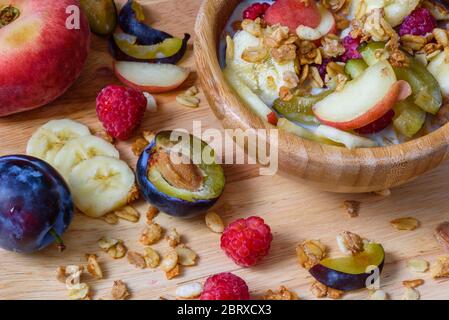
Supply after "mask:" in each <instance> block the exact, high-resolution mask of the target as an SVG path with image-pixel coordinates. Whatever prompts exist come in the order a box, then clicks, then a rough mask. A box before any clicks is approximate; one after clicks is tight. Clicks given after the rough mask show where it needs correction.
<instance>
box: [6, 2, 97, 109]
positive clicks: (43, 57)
mask: <svg viewBox="0 0 449 320" xmlns="http://www.w3.org/2000/svg"><path fill="white" fill-rule="evenodd" d="M5 5H12V6H14V7H16V8H18V9H19V10H20V16H19V17H18V18H17V19H16V20H14V21H12V22H11V23H10V24H8V25H6V26H4V27H3V28H0V47H1V48H2V49H1V51H0V117H2V116H7V115H10V114H14V113H19V112H23V111H27V110H31V109H35V108H38V107H41V106H43V105H46V104H48V103H49V102H51V101H53V100H55V99H56V98H58V97H59V96H61V95H62V94H63V93H64V92H65V91H66V90H67V89H68V88H69V87H70V86H71V85H72V84H73V82H74V81H75V80H76V79H77V78H78V76H79V75H80V73H81V70H82V68H83V66H84V63H85V61H86V59H87V55H88V51H89V45H90V30H89V25H88V22H87V18H86V17H85V15H84V14H83V12H82V11H81V10H80V29H78V30H77V29H72V30H69V29H67V28H66V20H67V18H68V17H69V14H67V13H66V9H67V7H68V6H70V5H76V6H79V2H78V1H77V0H58V1H54V0H0V7H3V6H5Z"/></svg>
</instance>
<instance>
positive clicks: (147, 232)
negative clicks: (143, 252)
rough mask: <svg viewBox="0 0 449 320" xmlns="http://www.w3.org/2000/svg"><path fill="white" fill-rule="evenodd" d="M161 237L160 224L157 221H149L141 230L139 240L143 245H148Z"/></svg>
mask: <svg viewBox="0 0 449 320" xmlns="http://www.w3.org/2000/svg"><path fill="white" fill-rule="evenodd" d="M161 237H162V228H161V226H160V225H158V224H157V223H151V224H149V225H148V226H147V227H146V228H145V229H144V230H143V232H142V235H141V236H140V242H141V243H142V244H143V245H145V246H149V245H152V244H154V243H156V242H158V241H159V240H160V239H161Z"/></svg>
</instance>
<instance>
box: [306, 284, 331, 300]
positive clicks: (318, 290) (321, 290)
mask: <svg viewBox="0 0 449 320" xmlns="http://www.w3.org/2000/svg"><path fill="white" fill-rule="evenodd" d="M310 292H312V294H313V295H314V296H315V297H317V298H325V297H327V287H326V286H325V285H324V284H322V283H320V282H318V281H315V282H314V283H312V285H311V286H310Z"/></svg>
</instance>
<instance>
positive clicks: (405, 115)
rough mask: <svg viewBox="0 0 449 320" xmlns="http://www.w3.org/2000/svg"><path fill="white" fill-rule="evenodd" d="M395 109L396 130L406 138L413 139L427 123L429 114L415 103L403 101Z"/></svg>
mask: <svg viewBox="0 0 449 320" xmlns="http://www.w3.org/2000/svg"><path fill="white" fill-rule="evenodd" d="M393 109H394V112H395V114H396V116H395V118H394V120H393V125H394V128H395V129H396V130H397V131H398V132H400V133H401V134H403V135H404V136H406V137H409V138H413V136H414V135H415V134H417V133H418V132H419V130H421V128H422V127H423V126H424V123H425V122H426V115H427V113H426V112H425V111H424V110H422V109H421V108H419V107H418V106H417V105H416V104H414V103H413V101H409V100H405V101H401V102H399V103H398V104H397V105H396V106H394V108H393Z"/></svg>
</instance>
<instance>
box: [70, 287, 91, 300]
mask: <svg viewBox="0 0 449 320" xmlns="http://www.w3.org/2000/svg"><path fill="white" fill-rule="evenodd" d="M89 290H90V288H89V286H88V285H87V284H86V283H77V284H75V285H73V286H72V287H71V288H70V289H69V299H70V300H84V299H86V298H88V296H89Z"/></svg>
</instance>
